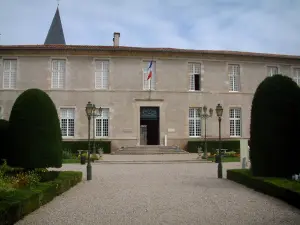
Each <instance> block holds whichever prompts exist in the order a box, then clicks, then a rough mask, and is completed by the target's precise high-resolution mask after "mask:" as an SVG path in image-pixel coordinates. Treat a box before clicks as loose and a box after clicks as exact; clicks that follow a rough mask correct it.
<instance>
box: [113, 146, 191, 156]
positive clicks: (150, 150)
mask: <svg viewBox="0 0 300 225" xmlns="http://www.w3.org/2000/svg"><path fill="white" fill-rule="evenodd" d="M113 154H114V155H156V154H188V152H186V151H184V150H182V149H180V148H178V147H176V146H159V145H146V146H132V147H124V148H121V149H119V150H118V151H117V152H115V153H113Z"/></svg>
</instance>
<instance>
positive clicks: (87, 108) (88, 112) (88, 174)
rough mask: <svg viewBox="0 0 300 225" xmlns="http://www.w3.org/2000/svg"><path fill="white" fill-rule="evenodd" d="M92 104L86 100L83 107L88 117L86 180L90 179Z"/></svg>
mask: <svg viewBox="0 0 300 225" xmlns="http://www.w3.org/2000/svg"><path fill="white" fill-rule="evenodd" d="M93 109H94V106H93V104H92V103H91V102H88V104H87V105H86V107H85V112H86V116H87V118H88V164H87V166H86V177H87V180H91V179H92V165H91V156H90V154H91V143H90V139H91V117H92V114H93Z"/></svg>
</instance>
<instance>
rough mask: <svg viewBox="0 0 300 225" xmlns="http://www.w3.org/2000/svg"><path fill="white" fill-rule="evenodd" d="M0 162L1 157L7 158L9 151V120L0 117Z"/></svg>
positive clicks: (0, 160)
mask: <svg viewBox="0 0 300 225" xmlns="http://www.w3.org/2000/svg"><path fill="white" fill-rule="evenodd" d="M0 144H1V147H0V164H1V163H2V162H3V161H2V160H3V159H7V152H8V151H9V122H8V121H7V120H3V119H0Z"/></svg>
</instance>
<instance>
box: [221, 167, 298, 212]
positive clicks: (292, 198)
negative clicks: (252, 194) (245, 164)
mask: <svg viewBox="0 0 300 225" xmlns="http://www.w3.org/2000/svg"><path fill="white" fill-rule="evenodd" d="M227 179H228V180H232V181H235V182H237V183H240V184H243V185H245V186H247V187H249V188H252V189H254V190H256V191H259V192H262V193H264V194H267V195H270V196H273V197H276V198H278V199H281V200H283V201H285V202H287V203H288V204H290V205H293V206H295V207H297V208H300V182H298V181H294V180H289V179H284V178H276V177H267V178H266V177H254V176H252V174H251V171H250V170H249V169H233V170H227Z"/></svg>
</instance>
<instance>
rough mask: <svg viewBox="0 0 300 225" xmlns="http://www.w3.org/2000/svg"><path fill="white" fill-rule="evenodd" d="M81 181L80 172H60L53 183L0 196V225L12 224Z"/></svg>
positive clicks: (49, 182) (41, 184)
mask: <svg viewBox="0 0 300 225" xmlns="http://www.w3.org/2000/svg"><path fill="white" fill-rule="evenodd" d="M81 180H82V172H73V171H62V172H59V175H58V176H57V178H56V179H54V180H53V181H48V182H42V183H39V184H38V185H37V186H35V187H34V188H31V189H30V188H23V189H16V190H15V191H13V192H8V193H6V194H2V195H1V196H0V225H8V224H14V223H15V222H17V221H18V220H20V219H21V218H23V217H24V216H26V215H27V214H29V213H31V212H33V211H34V210H36V209H38V208H39V207H40V206H42V205H44V204H46V203H48V202H50V201H51V200H52V199H53V198H54V197H56V196H57V195H60V194H61V193H63V192H65V191H67V190H68V189H70V188H71V187H73V186H75V185H76V184H77V183H79V182H80V181H81Z"/></svg>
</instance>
